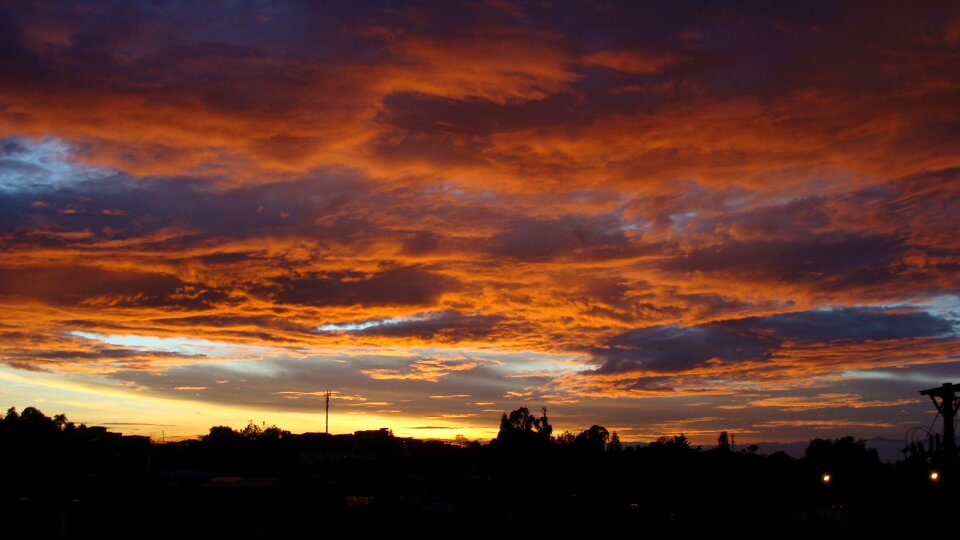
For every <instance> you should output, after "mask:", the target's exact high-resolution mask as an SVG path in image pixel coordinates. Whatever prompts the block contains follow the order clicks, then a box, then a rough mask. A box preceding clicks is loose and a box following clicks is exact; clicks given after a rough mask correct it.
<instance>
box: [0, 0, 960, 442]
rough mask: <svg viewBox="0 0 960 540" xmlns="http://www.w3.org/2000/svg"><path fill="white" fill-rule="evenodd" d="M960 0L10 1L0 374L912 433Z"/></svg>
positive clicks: (306, 408)
mask: <svg viewBox="0 0 960 540" xmlns="http://www.w3.org/2000/svg"><path fill="white" fill-rule="evenodd" d="M571 21H577V23H576V25H573V24H572V22H571ZM958 21H960V10H958V8H957V6H955V5H951V4H947V3H944V4H937V3H933V4H925V5H923V6H909V7H907V6H903V7H900V6H895V5H881V6H872V7H871V9H870V10H869V12H867V11H864V10H863V8H862V7H858V6H854V5H837V4H809V5H803V6H768V7H766V8H764V9H757V10H750V11H749V12H747V11H745V10H741V9H737V8H736V7H730V6H721V5H716V4H713V3H708V4H704V5H696V4H684V5H673V6H660V5H650V4H641V5H638V4H635V3H623V4H613V5H608V4H603V5H599V4H594V3H564V4H561V5H556V6H533V5H527V4H517V5H515V4H512V3H503V2H480V3H473V2H471V3H463V4H444V5H429V4H418V3H410V4H406V5H403V6H399V7H398V6H394V5H386V4H379V3H375V2H370V3H362V4H356V3H351V4H349V5H347V4H343V5H324V6H323V7H317V6H315V5H312V4H310V3H303V4H297V3H291V4H285V5H282V6H261V5H256V4H238V5H231V6H212V5H211V6H208V7H204V8H200V9H196V8H193V9H189V10H188V9H186V8H184V7H183V6H179V5H172V4H164V3H159V4H158V3H144V4H140V3H129V2H124V3H120V4H111V3H92V4H84V5H83V6H80V5H72V4H69V3H68V4H58V3H12V4H8V5H5V6H3V7H2V8H0V29H2V31H0V36H2V37H0V65H2V67H3V70H4V72H5V73H7V74H8V76H6V77H4V81H3V82H0V313H2V315H3V317H2V318H0V321H2V322H0V337H2V338H3V339H2V341H0V343H2V345H0V363H2V364H4V365H5V366H7V367H9V368H10V369H11V370H13V371H11V373H13V374H14V375H11V377H14V376H15V377H22V376H27V375H23V373H27V374H30V373H33V374H41V373H42V374H47V375H44V376H45V377H46V376H48V375H49V376H50V377H54V378H55V377H57V376H58V374H62V376H63V377H81V378H84V377H85V379H82V380H83V381H85V383H84V384H90V385H98V384H108V385H110V384H115V385H120V386H121V387H123V388H126V389H128V390H129V391H130V392H137V393H139V394H142V395H150V396H154V397H156V398H157V399H182V398H183V396H184V395H186V394H189V396H190V399H193V400H199V401H200V402H202V403H216V404H219V405H223V406H225V407H252V406H257V407H264V408H267V409H269V408H275V409H277V410H293V411H301V412H304V413H308V412H317V411H319V409H318V407H319V404H318V403H319V402H317V400H316V398H317V396H316V394H315V393H316V392H320V391H322V390H324V389H327V388H336V389H337V391H338V392H339V394H338V395H340V396H353V397H354V398H355V399H354V401H353V402H351V403H350V405H351V406H353V407H352V408H353V409H356V410H357V411H368V412H367V413H364V414H367V415H368V416H367V417H368V418H374V417H376V418H379V417H377V416H376V415H377V414H379V415H381V416H386V417H390V418H393V417H396V418H401V417H402V418H407V419H410V423H409V425H410V426H417V425H420V426H424V425H430V426H432V427H433V428H440V427H442V426H444V425H446V426H447V427H448V428H449V429H451V430H455V429H460V430H461V431H464V432H473V433H481V434H482V433H485V432H483V431H482V430H483V429H485V427H487V426H488V425H494V424H495V423H496V417H497V413H496V411H499V410H504V409H509V408H513V407H515V406H518V405H519V404H521V403H524V404H528V405H531V406H536V405H538V404H547V405H549V406H550V407H552V408H555V409H554V410H556V414H557V416H556V418H558V419H559V420H560V421H561V422H567V423H568V424H569V425H570V426H571V427H575V425H576V423H577V422H584V423H586V424H588V425H589V424H591V423H596V422H601V423H605V424H609V425H610V426H614V427H617V428H620V429H622V430H623V432H624V433H627V434H631V433H632V434H633V435H632V436H635V437H641V436H646V435H649V434H651V433H652V432H653V431H655V429H654V428H652V427H651V426H660V428H662V429H668V428H669V429H673V428H676V429H687V430H688V431H689V432H690V433H694V434H695V435H697V436H703V437H707V434H708V433H710V432H712V430H713V431H716V430H719V429H724V428H729V429H731V430H739V432H740V433H743V434H745V435H746V434H751V435H750V436H754V435H755V436H756V437H757V438H762V437H767V436H769V437H784V438H795V437H801V438H802V437H806V436H807V435H808V434H810V433H813V431H811V429H814V427H815V426H821V427H822V426H835V427H836V428H837V429H854V428H857V426H860V427H862V428H864V429H867V428H869V429H872V430H874V431H870V432H869V434H873V433H874V432H877V430H879V431H880V432H883V433H885V434H888V435H894V434H899V433H902V431H903V430H905V429H906V427H909V426H910V425H913V424H914V423H925V419H926V412H927V411H926V408H924V406H923V404H918V403H914V402H913V401H911V399H912V397H913V396H914V395H915V392H916V390H919V389H920V387H924V386H923V385H928V384H929V385H933V384H936V381H933V383H932V384H930V381H928V379H926V378H924V377H926V375H922V374H923V373H928V371H925V370H931V369H935V368H933V367H932V366H953V365H954V363H955V362H957V361H958V360H960V357H958V354H960V353H958V336H957V321H958V320H960V300H958V291H960V255H958V252H960V250H958V248H960V240H958V238H957V235H956V234H955V233H954V231H955V230H956V229H957V225H958V224H960V215H958V210H957V209H958V208H960V187H958V186H960V152H958V150H957V149H958V148H960V109H958V108H957V107H956V103H957V98H958V93H960V75H958V74H960V69H958V67H960V41H958V40H957V31H956V29H957V28H958ZM225 365H228V366H230V367H224V366H225ZM237 366H241V367H237ZM331 366H333V367H331ZM334 368H335V369H334ZM224 370H226V371H224ZM231 370H233V371H231ZM238 370H239V371H238ZM230 373H232V375H231V374H230ZM237 373H240V374H241V375H237ZM865 373H866V374H868V375H864V374H865ZM877 373H882V374H885V375H884V377H885V378H877V377H876V376H874V375H869V374H877ZM936 373H937V376H938V377H941V378H944V380H949V379H950V376H951V375H957V374H960V373H958V372H951V371H947V372H942V371H937V372H936ZM918 374H920V375H918ZM36 376H37V377H39V375H36ZM954 378H958V377H956V376H954ZM239 379H244V380H245V382H242V383H240V382H238V381H239ZM18 380H19V379H18ZM44 380H46V379H44ZM921 380H922V381H923V382H922V383H921ZM218 381H229V382H228V383H220V382H218ZM890 381H894V382H890ZM895 382H896V384H895ZM918 385H919V386H918ZM879 388H883V389H884V391H885V392H887V394H885V395H875V394H876V392H877V389H879ZM231 389H232V390H231ZM253 395H256V396H258V397H257V398H256V399H254V398H251V397H250V396H253ZM429 396H462V397H456V398H453V401H451V400H450V399H443V400H437V399H431V398H430V397H429ZM90 399H94V398H90ZM344 400H345V401H348V400H346V398H345V397H344ZM685 400H686V401H685ZM690 400H698V401H690ZM361 403H366V404H368V405H359V404H361ZM687 403H703V404H704V405H702V406H701V407H706V408H710V409H711V410H710V411H709V412H708V414H706V415H704V414H700V412H702V411H694V410H692V409H690V410H686V409H685V408H684V405H685V404H687ZM844 403H847V404H848V405H844ZM372 404H378V405H372ZM685 410H686V411H687V412H689V414H686V413H684V414H686V416H684V414H680V412H677V411H685ZM376 411H381V412H379V413H378V412H376ZM694 413H696V414H694ZM827 413H829V414H830V415H832V416H829V417H825V416H823V415H824V414H827ZM444 415H446V416H444ZM451 415H452V416H451ZM590 415H593V417H592V419H591V418H589V417H590ZM804 415H806V416H804ZM818 415H819V416H818ZM871 415H872V416H871ZM359 416H362V414H359V413H358V417H359ZM429 418H432V420H424V419H429ZM704 418H706V420H703V419H704ZM685 419H686V420H685ZM690 419H700V420H697V422H694V423H692V424H691V423H690V422H687V423H686V424H685V423H684V422H685V421H689V420H690ZM148 420H149V419H148ZM414 420H416V422H415V421H414ZM441 420H442V421H441ZM444 422H448V423H444ZM817 422H819V424H817ZM357 425H359V424H357ZM411 429H412V427H411ZM438 433H442V430H440V431H438ZM865 434H866V433H865Z"/></svg>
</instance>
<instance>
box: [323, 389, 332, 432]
mask: <svg viewBox="0 0 960 540" xmlns="http://www.w3.org/2000/svg"><path fill="white" fill-rule="evenodd" d="M331 393H332V392H330V391H329V390H327V391H326V392H324V393H323V397H325V398H327V422H326V426H324V428H323V432H324V433H326V434H327V435H329V434H330V394H331Z"/></svg>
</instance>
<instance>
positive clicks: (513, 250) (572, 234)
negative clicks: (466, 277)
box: [488, 216, 640, 260]
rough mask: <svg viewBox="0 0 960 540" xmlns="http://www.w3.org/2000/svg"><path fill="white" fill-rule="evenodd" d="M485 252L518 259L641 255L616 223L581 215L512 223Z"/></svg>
mask: <svg viewBox="0 0 960 540" xmlns="http://www.w3.org/2000/svg"><path fill="white" fill-rule="evenodd" d="M488 249H489V250H490V253H491V254H492V255H494V256H497V257H505V258H509V259H521V260H542V259H552V258H561V259H562V258H572V259H611V258H621V257H628V256H635V255H637V254H639V253H640V250H638V249H636V248H635V247H634V246H632V245H631V243H630V241H629V239H628V238H627V236H626V234H625V233H624V230H623V224H622V223H620V222H619V221H618V220H616V219H614V218H612V217H602V218H587V217H581V216H567V217H564V218H561V219H534V218H529V219H522V220H515V221H512V222H510V223H508V224H507V227H506V229H505V230H504V231H503V232H500V233H498V234H497V235H495V236H494V237H493V238H491V239H490V244H489V248H488Z"/></svg>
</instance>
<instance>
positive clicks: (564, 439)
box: [554, 431, 577, 446]
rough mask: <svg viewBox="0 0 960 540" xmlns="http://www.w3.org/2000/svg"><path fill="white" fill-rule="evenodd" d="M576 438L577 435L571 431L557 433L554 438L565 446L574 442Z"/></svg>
mask: <svg viewBox="0 0 960 540" xmlns="http://www.w3.org/2000/svg"><path fill="white" fill-rule="evenodd" d="M575 440H577V436H576V435H574V434H573V433H572V432H570V431H564V432H563V433H561V434H560V435H557V436H556V438H555V439H554V441H555V442H556V443H557V444H562V445H564V446H568V445H571V444H573V441H575Z"/></svg>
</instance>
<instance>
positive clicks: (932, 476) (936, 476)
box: [930, 471, 940, 482]
mask: <svg viewBox="0 0 960 540" xmlns="http://www.w3.org/2000/svg"><path fill="white" fill-rule="evenodd" d="M930 479H931V480H933V481H934V482H936V481H937V480H939V479H940V473H938V472H937V471H933V472H932V473H930Z"/></svg>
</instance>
